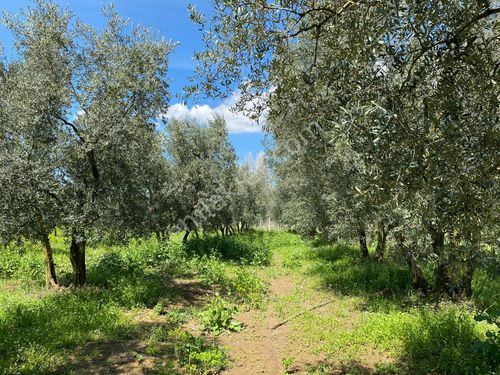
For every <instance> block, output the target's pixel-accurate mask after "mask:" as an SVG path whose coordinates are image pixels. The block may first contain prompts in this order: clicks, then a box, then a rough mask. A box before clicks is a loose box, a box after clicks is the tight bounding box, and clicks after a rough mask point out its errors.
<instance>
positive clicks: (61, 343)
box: [0, 275, 211, 373]
mask: <svg viewBox="0 0 500 375" xmlns="http://www.w3.org/2000/svg"><path fill="white" fill-rule="evenodd" d="M153 276H156V277H151V278H147V279H146V280H145V281H142V282H140V278H133V279H131V278H128V279H127V278H126V277H125V278H123V279H122V280H121V281H119V282H117V284H116V285H115V289H113V288H100V287H96V286H88V287H85V288H82V289H80V290H61V291H59V292H55V293H53V294H49V295H46V296H45V297H43V298H41V299H40V300H35V301H33V300H29V301H25V302H20V303H13V304H12V305H9V306H3V308H2V311H1V312H0V337H1V340H0V357H2V361H0V373H14V372H15V373H17V372H21V373H49V372H53V371H54V368H59V369H66V368H67V367H68V366H69V367H75V366H76V368H80V367H81V366H84V367H85V366H87V367H88V369H89V371H90V369H91V365H92V364H94V363H95V365H96V366H100V365H99V364H100V363H101V364H103V363H104V362H106V361H107V362H109V363H111V364H112V362H113V361H116V362H117V364H119V363H122V364H121V365H119V366H118V367H117V369H119V368H125V367H127V366H129V368H130V369H131V371H132V370H134V371H135V370H137V371H139V370H138V369H140V368H142V367H144V363H142V364H141V363H140V362H143V361H145V359H144V358H146V359H147V358H149V359H148V361H149V362H148V363H149V364H151V361H152V360H151V358H152V357H153V356H151V355H148V354H147V353H145V350H146V349H147V348H146V347H145V346H144V343H143V342H142V341H141V340H138V339H137V337H138V335H139V336H141V335H142V334H143V333H144V331H147V330H148V329H149V328H150V327H149V325H151V326H153V325H155V326H156V325H157V323H155V322H152V323H151V324H150V323H149V322H146V324H145V325H144V324H142V323H141V324H138V323H137V322H135V321H134V320H131V319H130V317H127V316H126V314H125V311H126V310H127V309H128V308H129V307H130V306H133V305H135V304H137V306H145V305H148V306H149V307H152V306H155V305H156V304H158V303H161V310H158V313H160V314H161V313H163V312H164V311H167V310H170V309H171V308H176V309H181V308H188V307H193V306H201V305H203V304H204V303H205V302H206V299H207V298H208V296H209V295H210V293H211V291H210V289H209V288H208V287H206V286H205V285H204V284H202V283H200V282H199V281H196V280H192V279H167V280H164V279H163V283H160V284H159V285H154V284H155V283H156V282H160V280H161V277H160V276H159V275H153ZM141 294H143V295H141ZM127 299H128V300H127ZM131 301H133V303H131ZM162 319H163V321H165V322H166V319H165V318H162ZM163 325H164V326H165V327H166V324H163ZM125 343H127V344H126V345H125ZM128 343H130V345H129V344H128ZM93 345H95V347H92V346H93ZM99 347H100V348H101V349H102V350H101V352H100V351H99V350H98V349H99ZM78 348H84V349H83V350H82V351H79V350H77V349H78ZM75 351H76V353H78V352H80V355H79V356H76V357H74V356H73V359H72V360H70V359H69V357H70V355H71V354H73V353H75ZM167 352H168V351H167ZM92 353H94V354H96V355H97V357H96V359H95V361H96V362H95V361H94V358H93V357H92V356H90V358H91V359H88V358H86V356H87V357H88V356H89V354H92ZM134 353H138V354H137V358H135V357H134V358H131V356H134V355H135V354H134ZM101 357H102V358H101ZM166 358H168V356H167V357H166ZM110 361H111V362H110ZM79 362H81V363H80V364H79ZM85 363H86V365H85ZM155 364H156V362H155ZM139 365H140V366H139ZM110 366H111V365H110ZM120 366H121V367H120ZM130 366H131V367H130ZM110 368H111V369H113V368H114V367H113V366H111V367H110ZM82 371H83V367H82ZM117 371H118V370H117ZM61 373H65V372H64V371H62V370H61ZM80 373H85V372H80ZM92 373H93V372H92ZM97 373H99V372H97ZM122 373H127V372H122Z"/></svg>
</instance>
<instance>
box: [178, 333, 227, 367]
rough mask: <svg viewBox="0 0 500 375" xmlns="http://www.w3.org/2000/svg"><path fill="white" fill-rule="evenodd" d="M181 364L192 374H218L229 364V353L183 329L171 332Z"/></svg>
mask: <svg viewBox="0 0 500 375" xmlns="http://www.w3.org/2000/svg"><path fill="white" fill-rule="evenodd" d="M169 337H170V339H171V340H172V341H173V342H174V351H175V355H176V357H177V360H178V362H179V364H180V365H181V366H183V367H186V368H187V369H188V371H189V373H190V374H196V375H197V374H200V375H201V374H203V375H208V374H217V373H219V372H220V371H222V370H223V369H224V368H226V366H227V362H228V360H227V355H226V353H225V352H224V350H222V349H221V348H219V347H218V346H216V345H213V344H209V343H208V342H207V341H206V340H205V339H204V338H202V337H196V336H193V335H191V334H190V333H188V332H186V331H182V330H181V329H176V330H173V331H170V332H169Z"/></svg>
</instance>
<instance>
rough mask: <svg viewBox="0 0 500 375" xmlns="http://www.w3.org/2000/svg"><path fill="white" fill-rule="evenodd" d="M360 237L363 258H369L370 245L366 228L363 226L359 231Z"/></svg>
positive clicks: (360, 249)
mask: <svg viewBox="0 0 500 375" xmlns="http://www.w3.org/2000/svg"><path fill="white" fill-rule="evenodd" d="M358 238H359V251H360V254H361V258H368V256H369V254H368V246H367V245H366V232H365V228H364V227H361V228H360V229H359V232H358Z"/></svg>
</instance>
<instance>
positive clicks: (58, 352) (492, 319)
mask: <svg viewBox="0 0 500 375" xmlns="http://www.w3.org/2000/svg"><path fill="white" fill-rule="evenodd" d="M180 238H181V235H180V234H179V235H176V236H174V238H173V240H171V241H169V242H165V243H158V242H157V241H156V240H155V239H149V240H133V241H131V242H130V243H128V244H126V245H122V246H112V245H106V244H91V245H89V248H88V257H87V265H88V285H87V286H86V287H84V288H82V289H80V290H73V289H67V288H62V289H61V290H60V291H56V292H47V291H45V289H44V287H43V280H44V274H43V257H42V254H41V249H40V246H39V245H38V244H33V243H31V242H29V241H20V242H19V243H13V244H10V245H9V246H8V247H6V248H1V249H0V359H1V360H0V374H34V373H36V374H44V373H54V372H56V373H71V372H72V371H73V372H76V373H78V372H79V371H80V370H79V368H80V367H78V366H79V364H81V363H82V361H83V359H84V358H87V359H88V358H89V357H90V358H92V356H93V355H94V354H92V353H93V352H92V351H89V349H87V348H88V347H89V346H92V345H104V346H105V345H107V344H109V343H113V342H125V343H126V342H129V341H130V340H140V341H141V342H143V343H144V346H143V347H142V349H134V350H135V351H132V350H131V352H130V353H128V355H129V356H132V357H133V358H135V360H136V361H137V362H139V363H142V362H143V361H144V359H145V358H146V357H149V358H151V357H152V358H154V359H155V368H154V371H153V373H158V374H175V373H190V374H215V373H218V372H220V371H221V370H222V369H224V368H227V367H228V366H230V361H229V359H228V354H227V352H226V350H225V349H223V348H221V347H219V346H218V345H217V343H216V341H214V338H213V336H214V335H217V334H219V333H222V332H227V333H229V332H234V331H238V330H240V329H242V327H241V325H240V324H239V322H238V319H237V312H238V311H242V310H245V309H256V308H257V309H262V310H263V311H264V309H273V310H274V311H275V312H276V313H277V314H278V316H279V318H280V319H281V320H282V321H285V320H287V319H290V321H289V322H288V323H286V324H288V325H289V330H290V331H291V332H292V336H293V340H294V341H293V342H294V344H293V345H291V346H290V347H289V348H287V349H288V350H290V351H291V352H290V353H285V354H286V355H285V356H284V357H283V358H284V362H283V367H284V368H285V369H286V368H293V364H292V363H290V361H291V360H290V358H295V357H296V355H297V353H295V352H293V350H295V349H294V348H310V349H309V350H311V352H312V354H315V353H322V355H323V356H324V357H326V358H327V359H328V361H329V362H328V363H326V362H325V363H324V364H321V365H320V366H317V367H315V368H314V369H310V373H314V374H320V373H329V372H330V373H331V372H334V371H337V370H339V369H341V370H342V371H344V372H345V373H370V371H371V372H372V373H373V372H375V373H379V374H428V373H432V374H495V373H498V365H499V361H498V358H500V339H499V337H500V331H499V328H498V326H497V325H496V324H498V315H495V311H496V310H498V307H499V306H500V295H499V292H498V285H500V276H499V275H500V273H499V267H498V266H497V265H498V262H497V260H494V261H489V262H488V263H485V264H484V265H483V266H482V267H481V268H480V269H479V270H478V271H477V272H476V273H475V278H474V284H473V285H474V292H473V297H472V299H471V300H470V301H467V302H466V303H449V302H448V303H446V302H441V301H435V300H430V299H427V300H426V299H423V298H422V296H419V295H415V294H413V293H412V291H411V279H410V277H409V274H408V271H407V269H406V265H405V263H404V261H402V260H401V259H398V258H397V256H396V255H393V254H392V253H391V252H390V251H388V259H387V260H386V261H384V262H375V261H373V260H371V259H369V260H361V259H359V255H358V251H357V246H355V245H351V244H346V243H344V244H334V245H332V244H318V243H311V242H305V241H303V240H301V239H300V238H299V237H298V236H297V235H294V234H290V233H286V232H262V231H249V232H246V233H244V234H242V235H238V236H235V237H229V238H222V237H217V236H215V235H214V236H208V237H207V238H201V239H196V238H192V239H191V240H190V241H188V243H187V245H182V244H181V241H180ZM51 240H52V243H53V247H54V257H55V262H56V266H57V272H58V275H59V277H60V280H61V282H62V284H63V285H66V286H68V285H69V284H70V283H71V266H70V263H69V259H68V254H67V250H68V244H67V242H66V241H65V239H64V238H63V237H62V236H52V237H51ZM371 250H373V249H371ZM425 271H426V272H427V271H428V270H425ZM280 277H283V281H284V282H287V283H289V284H290V285H289V286H288V289H283V291H282V292H281V294H280V296H274V295H271V297H272V298H268V289H269V285H270V282H271V281H272V279H274V278H280ZM183 281H184V282H183ZM318 306H322V307H319V308H318ZM480 312H481V314H479V313H480ZM144 315H145V316H149V317H150V318H147V319H146V320H145V321H138V320H137V316H144ZM192 320H194V321H195V322H196V323H197V325H199V326H200V328H201V329H203V330H205V331H206V332H208V333H203V334H198V335H194V334H193V333H189V332H187V331H186V329H185V328H183V327H184V326H185V325H186V324H188V322H190V321H192ZM297 350H298V349H297ZM374 353H375V354H374ZM367 356H375V357H374V358H375V359H373V358H372V359H370V362H371V363H372V364H373V362H376V364H375V367H373V365H372V367H371V370H366V368H365V367H363V366H364V365H363V364H364V363H365V361H366V358H367ZM144 362H147V361H144ZM363 371H364V372H363ZM366 371H368V372H366ZM80 372H81V371H80Z"/></svg>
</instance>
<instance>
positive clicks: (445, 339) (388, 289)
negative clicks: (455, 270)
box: [274, 243, 500, 374]
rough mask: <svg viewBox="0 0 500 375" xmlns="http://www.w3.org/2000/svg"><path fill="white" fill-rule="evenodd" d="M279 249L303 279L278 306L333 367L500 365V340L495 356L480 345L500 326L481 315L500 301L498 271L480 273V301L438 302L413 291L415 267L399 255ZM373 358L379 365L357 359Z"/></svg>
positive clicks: (484, 368)
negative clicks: (381, 258)
mask: <svg viewBox="0 0 500 375" xmlns="http://www.w3.org/2000/svg"><path fill="white" fill-rule="evenodd" d="M277 253H278V254H277V255H278V259H279V263H280V267H281V272H284V273H286V274H288V275H289V276H292V278H293V279H294V280H296V281H297V282H296V283H295V288H294V290H293V292H292V293H290V294H288V295H286V296H283V297H281V298H279V299H278V300H277V301H276V302H275V304H274V308H275V309H276V311H277V312H278V314H279V315H280V317H281V318H282V319H288V318H290V317H294V319H293V320H291V322H290V323H289V324H290V325H291V326H292V331H294V332H300V335H299V336H298V337H297V340H299V341H300V342H302V344H301V345H305V346H311V347H312V351H314V352H316V353H323V354H324V355H326V356H327V358H329V360H330V361H331V362H332V363H333V368H339V367H340V368H343V369H344V370H345V371H346V372H348V373H372V372H375V373H381V374H386V373H395V374H428V373H433V374H434V373H437V374H441V373H442V374H479V373H482V374H483V373H484V374H489V373H491V374H493V373H496V371H497V372H498V371H499V370H500V369H497V368H496V367H495V366H496V365H495V364H494V361H493V360H492V359H491V358H493V357H495V356H496V357H498V358H500V346H498V347H496V348H495V349H494V350H496V352H495V354H494V355H490V356H489V358H488V359H485V357H484V355H483V354H479V355H478V353H477V352H475V351H474V347H475V346H477V343H484V342H486V341H487V340H488V339H487V336H491V332H492V329H493V330H494V326H492V325H488V324H482V323H478V322H477V321H476V320H475V319H474V317H475V316H476V315H477V313H478V311H479V310H480V309H482V308H484V306H485V304H486V303H485V302H486V300H488V302H487V304H488V305H489V306H498V303H499V302H500V301H499V298H498V297H499V296H498V295H495V294H494V293H495V291H496V290H498V285H500V284H499V283H498V279H497V278H496V277H495V275H494V272H493V270H491V269H490V270H488V271H484V270H480V271H478V272H477V273H476V276H475V280H474V285H475V286H476V290H475V293H474V298H473V300H472V301H469V302H467V303H460V304H459V303H455V304H452V303H440V304H439V305H436V304H435V301H426V300H423V299H422V298H421V296H417V295H413V294H412V291H411V279H410V277H409V275H408V271H407V270H406V268H405V264H404V263H403V262H401V261H400V260H398V259H390V260H389V261H387V262H382V263H380V262H375V261H372V260H362V259H359V256H358V251H357V248H356V246H354V245H351V244H345V243H340V244H336V245H324V244H323V245H321V244H315V243H311V244H306V245H305V246H304V245H302V246H298V247H297V246H295V247H294V248H288V247H282V248H278V249H277ZM325 303H327V305H326V306H324V307H322V308H321V309H317V310H315V309H312V308H314V307H315V306H323V305H324V304H325ZM299 314H300V315H299ZM488 331H489V332H490V333H489V334H488ZM490 348H491V347H490ZM366 362H374V363H375V366H374V367H375V368H374V369H371V370H370V369H366V368H362V366H359V365H353V364H359V363H366ZM497 363H498V362H497ZM331 370H332V367H328V366H327V367H325V370H324V371H331ZM318 371H319V370H318V369H316V372H313V371H312V372H311V373H317V372H318ZM326 373H328V372H326Z"/></svg>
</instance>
